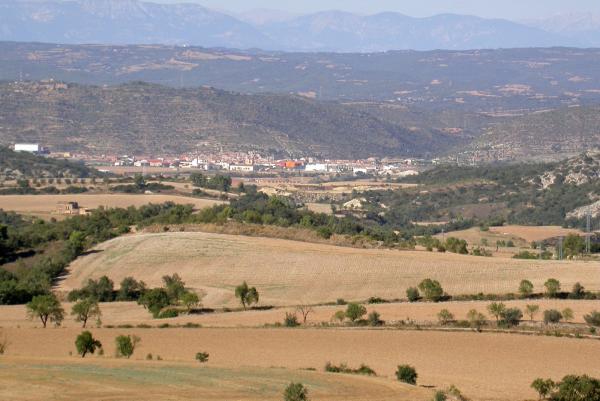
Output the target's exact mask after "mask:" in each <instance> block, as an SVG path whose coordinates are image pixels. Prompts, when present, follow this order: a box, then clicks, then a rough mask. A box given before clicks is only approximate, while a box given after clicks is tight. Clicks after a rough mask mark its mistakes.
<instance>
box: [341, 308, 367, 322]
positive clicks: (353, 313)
mask: <svg viewBox="0 0 600 401" xmlns="http://www.w3.org/2000/svg"><path fill="white" fill-rule="evenodd" d="M366 313H367V308H365V307H364V306H363V305H359V304H357V303H350V304H348V306H347V307H346V317H347V318H348V319H350V321H351V322H353V323H354V322H356V321H357V320H359V319H360V318H362V317H363V316H364V315H365V314H366Z"/></svg>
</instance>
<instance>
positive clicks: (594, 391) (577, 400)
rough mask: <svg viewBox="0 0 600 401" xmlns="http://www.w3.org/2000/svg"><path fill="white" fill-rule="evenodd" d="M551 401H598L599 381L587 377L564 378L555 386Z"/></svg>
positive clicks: (599, 398) (599, 399)
mask: <svg viewBox="0 0 600 401" xmlns="http://www.w3.org/2000/svg"><path fill="white" fill-rule="evenodd" d="M550 399H551V400H552V401H600V380H598V379H594V378H591V377H589V376H586V375H583V376H574V375H571V376H565V377H564V378H563V379H562V381H561V382H559V383H558V384H557V385H556V392H555V394H553V395H552V396H551V397H550Z"/></svg>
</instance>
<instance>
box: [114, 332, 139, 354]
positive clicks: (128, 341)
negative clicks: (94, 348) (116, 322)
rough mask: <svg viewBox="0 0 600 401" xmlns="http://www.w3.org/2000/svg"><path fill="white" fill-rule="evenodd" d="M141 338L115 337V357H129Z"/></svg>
mask: <svg viewBox="0 0 600 401" xmlns="http://www.w3.org/2000/svg"><path fill="white" fill-rule="evenodd" d="M140 341H141V339H140V338H139V337H138V336H135V335H133V336H131V335H130V336H124V335H121V336H118V337H117V338H116V339H115V343H116V345H117V358H120V357H125V358H127V359H129V358H131V356H132V355H133V353H134V351H135V348H136V347H137V345H138V344H139V343H140Z"/></svg>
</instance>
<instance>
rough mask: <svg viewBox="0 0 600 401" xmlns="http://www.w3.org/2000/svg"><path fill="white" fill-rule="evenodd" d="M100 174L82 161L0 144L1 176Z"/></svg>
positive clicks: (10, 177) (17, 177)
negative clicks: (39, 154)
mask: <svg viewBox="0 0 600 401" xmlns="http://www.w3.org/2000/svg"><path fill="white" fill-rule="evenodd" d="M100 175H101V174H100V172H98V171H97V170H94V169H91V168H88V167H86V166H85V165H84V164H83V163H78V162H70V161H67V160H60V159H49V158H46V157H42V156H36V155H33V154H30V153H20V152H14V151H12V150H11V149H8V148H5V147H2V146H0V177H2V178H6V179H19V178H30V177H34V178H43V177H53V178H54V177H75V178H87V177H99V176H100Z"/></svg>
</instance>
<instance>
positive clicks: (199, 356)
mask: <svg viewBox="0 0 600 401" xmlns="http://www.w3.org/2000/svg"><path fill="white" fill-rule="evenodd" d="M208 357H209V355H208V352H198V353H196V360H197V361H198V362H200V363H206V362H208Z"/></svg>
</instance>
